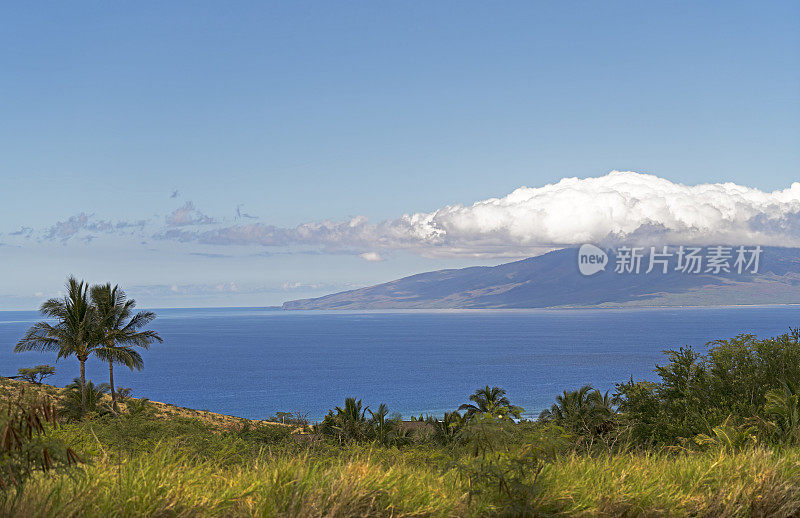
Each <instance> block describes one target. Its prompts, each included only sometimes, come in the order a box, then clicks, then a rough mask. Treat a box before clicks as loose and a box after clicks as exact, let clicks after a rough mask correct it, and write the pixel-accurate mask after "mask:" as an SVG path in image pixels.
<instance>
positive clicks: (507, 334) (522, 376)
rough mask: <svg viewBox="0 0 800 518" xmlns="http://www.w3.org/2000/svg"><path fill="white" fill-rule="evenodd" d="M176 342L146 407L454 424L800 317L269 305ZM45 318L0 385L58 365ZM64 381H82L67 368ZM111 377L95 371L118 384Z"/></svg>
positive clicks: (191, 314)
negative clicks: (37, 346)
mask: <svg viewBox="0 0 800 518" xmlns="http://www.w3.org/2000/svg"><path fill="white" fill-rule="evenodd" d="M156 312H157V314H158V315H159V318H158V319H157V320H156V321H155V322H154V324H153V326H152V328H153V329H155V330H156V331H158V332H159V333H160V334H161V336H162V337H163V338H164V343H163V344H155V345H154V346H153V348H152V349H151V350H150V351H149V352H146V353H144V358H145V369H144V370H143V371H141V372H136V373H131V372H129V371H125V370H123V369H118V370H117V371H116V372H117V374H116V375H115V378H116V380H117V385H118V386H126V387H131V388H132V389H133V393H134V395H136V396H139V397H148V398H150V399H153V400H157V401H164V402H170V403H174V404H177V405H181V406H188V407H192V408H198V409H208V410H213V411H216V412H223V413H228V414H233V415H239V416H243V417H251V418H258V417H266V416H269V415H272V414H273V413H274V412H276V411H279V410H282V411H291V412H297V411H301V412H304V413H305V412H307V413H309V415H310V417H311V418H314V419H318V418H321V416H322V415H324V414H325V413H326V412H327V410H328V409H329V408H332V407H333V406H335V405H338V404H341V403H342V401H343V400H344V398H345V397H347V396H351V395H353V396H357V397H360V398H362V399H363V400H364V402H365V404H368V405H375V406H377V405H378V404H379V403H381V402H385V403H387V404H388V405H389V408H390V410H391V411H392V412H400V413H402V414H403V415H405V416H409V415H418V414H420V413H423V412H424V413H433V414H441V413H443V412H444V411H446V410H453V409H455V408H456V407H457V406H458V405H459V404H461V403H463V402H464V401H465V400H466V399H467V397H468V395H469V394H470V393H471V392H472V391H473V390H474V389H475V388H477V387H479V386H483V385H486V384H489V385H498V386H501V387H503V388H505V389H506V390H507V391H508V395H509V397H510V398H511V400H512V401H513V402H514V403H516V404H519V405H521V406H523V407H524V408H525V409H526V410H527V413H528V414H529V415H537V414H538V412H539V411H540V410H542V409H543V408H545V407H547V406H549V405H550V404H551V403H552V401H553V399H554V398H555V396H556V395H557V394H558V393H560V392H561V391H562V390H564V389H572V388H577V387H579V386H581V385H583V384H587V383H588V384H592V385H594V386H595V387H597V388H599V389H601V390H607V389H613V387H614V383H615V382H618V381H624V380H627V379H628V378H630V377H631V376H633V377H634V378H635V379H642V378H645V379H653V378H654V375H653V367H654V365H655V364H656V363H657V362H659V361H661V359H662V358H663V356H662V354H661V351H663V350H665V349H672V348H678V347H680V346H683V345H692V346H695V347H696V348H698V349H701V350H705V343H706V342H707V341H709V340H713V339H717V338H727V337H731V336H734V335H736V334H738V333H745V332H746V333H755V334H757V335H761V336H772V335H775V334H779V333H783V332H785V331H786V330H787V329H788V327H789V326H790V325H791V326H798V325H800V307H796V306H778V307H737V308H681V309H625V310H617V309H604V310H535V311H496V310H495V311H491V310H490V311H448V312H315V311H309V312H303V311H298V312H285V311H272V310H265V309H257V308H220V309H160V310H156ZM37 317H38V315H37V313H35V312H18V311H13V312H12V311H4V312H0V375H6V376H8V375H13V374H15V373H16V370H17V368H19V367H23V366H32V365H35V364H38V363H51V364H54V362H55V355H54V354H41V353H25V354H13V352H12V349H13V346H14V344H15V343H16V341H17V340H19V338H20V337H21V336H22V335H23V333H24V332H25V330H26V329H27V328H28V327H29V326H30V325H31V324H32V323H33V322H35V321H36V319H37ZM55 365H56V367H57V376H56V377H55V379H53V380H52V382H53V383H54V384H56V385H65V384H67V383H69V381H71V379H72V378H73V377H75V376H77V374H78V363H77V361H76V360H74V359H67V360H61V361H60V362H58V363H57V364H55ZM107 370H108V369H107V367H105V366H103V365H101V364H99V363H97V362H94V361H92V362H90V363H89V364H88V368H87V373H88V376H89V377H90V378H92V379H93V380H96V381H105V380H106V376H107Z"/></svg>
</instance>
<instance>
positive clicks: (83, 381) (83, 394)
mask: <svg viewBox="0 0 800 518" xmlns="http://www.w3.org/2000/svg"><path fill="white" fill-rule="evenodd" d="M84 417H86V360H81V418H84Z"/></svg>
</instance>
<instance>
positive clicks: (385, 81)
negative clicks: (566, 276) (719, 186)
mask: <svg viewBox="0 0 800 518" xmlns="http://www.w3.org/2000/svg"><path fill="white" fill-rule="evenodd" d="M0 19H1V20H2V22H0V23H2V24H3V30H2V31H0V59H1V60H2V62H1V63H2V66H3V70H4V73H3V74H2V75H1V76H0V112H1V113H2V114H3V115H2V123H0V142H2V143H3V144H2V150H3V152H2V160H0V174H2V177H3V179H4V182H3V183H4V188H3V189H2V190H0V206H2V207H3V219H2V222H0V243H4V246H0V258H2V261H1V262H0V264H3V265H4V266H5V267H4V272H5V275H4V277H6V279H5V282H4V283H3V284H4V286H0V308H6V309H14V308H27V307H30V308H32V307H35V306H37V305H38V303H39V302H40V301H41V298H42V297H44V296H50V295H52V294H53V293H54V292H55V290H57V289H58V287H60V285H61V284H62V283H63V280H64V278H65V277H66V275H67V274H69V273H76V274H78V275H82V276H85V277H87V279H89V280H91V281H101V280H102V281H105V280H111V281H114V282H120V283H123V284H124V285H125V286H128V287H129V291H131V292H132V294H133V295H135V296H137V298H139V299H140V301H141V302H143V303H145V304H148V305H155V306H158V305H178V306H189V305H191V306H194V305H226V306H227V305H264V304H276V303H280V302H281V301H283V300H287V299H290V298H295V297H297V296H306V295H314V294H322V293H327V292H329V291H334V290H338V289H344V288H347V287H351V286H360V285H364V284H370V283H375V282H380V281H384V280H390V279H392V278H394V277H396V276H399V275H405V274H410V273H415V272H418V271H424V270H430V269H434V268H441V267H453V266H465V265H470V264H496V263H499V262H503V261H504V260H506V259H507V258H510V257H519V256H523V255H529V254H531V253H537V250H541V249H544V248H542V247H545V248H546V247H547V246H552V245H553V244H554V243H555V244H569V243H566V242H565V241H564V239H563V237H562V233H560V232H559V231H556V230H553V228H552V226H551V227H548V228H547V229H544V230H542V229H538V228H537V229H530V228H527V229H523V230H519V229H517V230H514V229H511V230H508V232H506V230H507V229H508V228H510V227H508V225H511V224H509V223H508V219H509V218H511V219H513V218H525V217H526V216H525V215H524V214H525V213H520V212H519V211H511V212H510V213H509V214H506V215H496V214H493V215H492V216H491V218H494V219H491V218H490V221H489V222H488V223H487V222H486V220H482V219H481V220H480V221H478V220H479V219H480V218H482V217H484V216H483V215H481V216H480V218H478V217H477V216H476V217H473V216H469V215H468V217H469V218H472V219H470V220H469V221H470V222H471V223H469V224H466V223H464V224H463V225H462V223H463V221H461V220H459V221H461V222H456V223H454V222H452V221H450V220H448V221H449V222H445V223H440V222H435V224H434V225H433V227H436V228H435V229H434V230H435V231H436V232H440V231H441V232H442V234H441V235H440V234H437V235H436V236H434V237H435V238H436V239H439V240H440V241H441V240H442V239H444V240H446V241H447V243H445V245H442V246H440V245H441V243H440V242H437V243H438V244H437V245H436V246H435V247H433V248H431V247H429V246H418V243H416V241H415V242H414V243H411V244H409V243H410V241H413V240H415V239H423V240H424V239H428V240H430V239H433V238H432V237H431V235H428V234H426V235H425V236H423V237H422V238H420V237H419V235H418V232H417V231H418V230H419V228H420V227H419V225H418V224H417V223H413V224H407V223H408V222H402V221H400V220H401V218H402V216H403V215H404V214H409V215H413V214H428V215H430V214H432V213H433V212H434V211H437V210H441V209H442V208H445V207H448V206H455V205H456V204H462V205H463V206H470V205H471V204H473V203H474V202H479V201H481V200H487V199H491V198H495V197H497V198H504V197H506V196H508V195H509V194H510V193H512V192H513V191H514V190H515V189H517V188H519V187H521V186H528V187H531V188H542V187H543V186H545V185H547V184H557V183H558V182H559V181H560V180H561V179H562V178H568V177H578V178H594V177H601V178H602V177H606V178H607V176H606V175H608V173H609V172H611V171H613V170H618V171H636V172H639V173H644V174H648V175H653V177H657V179H658V180H663V181H666V182H670V184H671V185H677V186H680V185H686V186H693V185H697V184H704V183H718V182H732V183H735V184H738V185H741V186H746V187H747V188H749V189H754V190H757V191H758V192H762V193H765V195H769V193H772V192H773V191H783V190H787V189H789V188H790V187H791V186H792V184H793V182H796V181H798V165H800V146H798V142H800V28H799V27H800V23H798V22H800V4H798V3H797V2H759V3H754V2H726V3H724V4H721V3H715V2H707V3H702V4H700V3H696V2H571V3H570V2H559V3H556V2H504V3H502V4H498V3H491V4H489V3H482V2H403V3H400V2H380V3H378V2H272V3H266V2H252V3H250V2H236V3H227V2H214V3H212V2H136V3H125V2H114V3H101V2H70V3H65V2H53V3H50V4H36V5H32V4H28V5H25V4H22V3H20V4H17V5H10V4H5V5H3V6H2V7H0ZM632 181H634V183H635V182H640V183H641V184H642V186H643V187H642V188H643V189H645V191H646V190H647V189H651V192H650V194H652V195H653V196H657V193H656V190H653V189H657V185H661V184H657V183H654V182H656V179H654V178H651V177H641V178H638V179H636V178H634V180H632ZM617 184H618V182H617V183H615V181H611V180H609V181H608V182H606V183H603V184H602V185H600V186H599V187H598V186H597V185H594V184H591V185H589V184H586V185H583V184H581V185H583V186H584V187H586V188H600V189H616V188H617V187H616V186H617ZM609 185H610V187H609ZM664 185H666V184H664ZM581 188H583V187H581ZM670 189H671V188H670ZM175 191H177V193H176V195H175V197H172V195H173V193H174V192H175ZM634 191H635V189H634ZM636 192H638V191H636ZM726 192H728V191H726ZM787 192H788V194H783V195H779V196H777V198H776V197H773V198H770V200H772V202H775V200H776V199H778V200H779V201H778V202H776V203H780V204H788V205H785V206H783V205H782V206H781V207H782V208H781V209H780V210H779V212H780V214H778V215H776V214H777V213H776V214H773V215H772V216H774V217H775V218H784V219H785V218H786V214H787V213H788V214H794V213H793V212H792V211H793V210H794V209H793V207H795V205H793V203H794V201H795V198H794V194H793V193H794V191H791V192H789V191H787ZM625 193H627V194H626V195H631V194H630V192H629V191H625ZM534 194H535V196H539V195H542V196H545V198H546V199H545V201H547V200H550V198H547V196H549V194H547V193H543V192H538V191H537V193H534ZM634 194H635V196H634V197H636V196H644V195H646V194H647V192H645V194H641V193H639V194H636V193H634ZM685 194H686V197H688V198H686V197H685V198H681V199H694V198H691V196H699V194H698V192H696V191H692V192H688V191H687V193H685ZM729 194H730V193H729V192H728V194H724V193H723V194H720V198H719V199H720V200H723V199H727V198H725V196H729ZM676 196H683V195H682V194H680V193H679V194H676ZM537 199H538V198H537ZM637 199H638V198H637ZM562 201H563V200H562ZM189 202H190V203H191V205H186V204H187V203H189ZM531 203H533V202H531ZM536 203H539V202H536ZM548 203H549V202H547V203H544V205H546V206H548V207H551V208H550V209H548V210H550V211H551V212H548V214H549V215H550V216H552V217H553V218H557V217H560V218H569V217H570V216H569V214H568V213H563V212H559V210H562V209H557V208H553V207H562V205H555V204H552V203H551V204H548ZM720 203H723V202H722V201H720ZM753 203H756V202H753ZM758 203H761V205H758ZM758 203H756V205H757V207H755V208H753V210H756V211H760V210H767V209H764V207H767V206H769V207H771V206H772V205H770V203H768V202H766V201H763V200H762V201H761V202H758ZM773 205H774V203H773ZM537 207H538V206H537ZM237 208H238V213H237ZM528 208H530V207H528ZM182 209H184V210H182ZM176 210H177V211H178V212H177V216H178V217H183V218H184V219H180V220H174V219H173V220H172V221H173V222H175V221H177V222H179V223H180V224H177V225H171V224H170V223H169V221H170V219H169V218H170V217H173V216H175V215H176V213H175V212H174V211H176ZM537 210H538V209H537ZM481 214H483V213H482V212H481ZM536 214H538V216H537V217H541V214H540V213H539V212H536ZM658 214H661V213H658ZM81 215H84V219H85V223H80V222H81V221H83V220H81V219H80V216H81ZM248 216H252V217H248ZM462 216H463V214H462ZM746 216H747V217H748V218H752V216H753V214H752V213H747V215H746ZM772 216H771V217H772ZM356 217H361V218H366V220H367V221H368V222H369V224H370V225H378V226H380V225H379V224H380V223H381V222H390V223H389V224H387V225H386V228H383V227H381V228H373V227H369V228H367V230H364V231H359V233H358V235H357V236H355V237H354V236H352V235H347V236H344V237H342V236H341V234H342V232H343V230H342V228H355V227H358V228H361V227H360V226H359V225H362V223H359V222H361V219H358V220H357V221H356V223H353V221H354V219H353V218H356ZM465 217H467V216H465ZM531 217H533V216H531ZM642 217H643V218H645V219H644V220H643V221H651V220H653V219H654V218H655V220H657V221H659V222H660V221H661V220H660V219H659V218H660V216H659V215H657V216H653V215H652V214H645V215H644V216H642ZM737 217H738V216H737ZM743 217H744V216H743ZM70 218H78V219H76V220H74V221H77V222H78V223H77V226H76V224H73V225H72V230H64V227H63V226H62V227H54V226H55V225H57V224H58V223H59V222H62V223H64V222H69V221H70ZM203 218H205V219H203ZM256 218H257V219H256ZM476 218H477V219H476ZM498 218H499V219H502V220H503V221H504V222H505V223H503V225H506V226H504V227H502V228H503V229H504V230H503V232H506V234H508V235H510V236H512V238H509V239H506V240H505V241H504V240H503V239H504V238H497V239H494V238H493V239H492V240H489V239H480V240H475V239H473V237H474V236H472V235H470V238H469V239H466V238H464V240H462V241H458V240H451V238H450V237H449V235H448V236H445V237H444V238H443V237H442V236H443V235H444V233H446V232H450V233H451V234H450V235H456V234H455V233H453V228H455V227H458V228H459V229H462V230H463V229H464V228H467V227H469V229H471V230H470V232H472V231H475V232H484V230H485V229H487V228H488V230H486V231H485V233H492V235H493V236H497V235H499V234H498V232H497V228H496V225H499V224H500V223H497V220H498ZM647 218H649V219H647ZM418 219H420V218H418ZM422 219H424V218H422ZM434 219H435V218H434ZM734 220H735V218H734ZM737 221H738V220H737ZM782 221H783V220H782ZM321 222H334V223H337V224H343V225H344V227H335V228H334V229H333V230H331V228H329V227H325V228H326V229H327V230H325V237H324V238H320V237H319V236H318V235H316V234H315V235H316V237H308V232H307V229H305V230H303V229H301V231H299V232H298V231H296V227H297V226H298V225H301V224H312V225H316V226H315V227H314V228H315V229H317V230H315V232H317V231H318V225H319V224H321ZM102 223H105V225H104V224H102ZM612 223H613V222H612ZM684 223H686V222H685V221H683V220H681V221H680V222H678V223H676V225H678V226H679V224H684ZM604 224H605V223H604ZM731 224H733V223H731V221H729V220H725V221H722V222H721V223H720V225H723V226H724V225H731ZM81 225H82V226H81ZM109 225H110V227H111V228H109ZM248 225H249V226H248ZM437 225H438V226H437ZM448 225H449V226H448ZM459 225H462V226H459ZM464 225H466V226H464ZM493 225H495V226H493ZM512 226H513V225H512ZM429 227H430V225H428V226H427V227H425V229H426V230H425V231H426V232H427V231H429V230H430V228H429ZM54 228H55V229H56V230H52V229H54ZM613 228H616V227H613V224H612V225H611V227H608V225H606V226H605V227H603V228H602V229H601V231H603V232H605V231H610V230H613ZM737 228H738V227H737ZM784 228H789V229H790V230H789V231H788V232H789V234H790V235H789V236H788V237H789V238H791V237H792V235H791V232H793V231H796V228H798V227H794V226H791V225H790V226H788V227H786V226H784ZM27 229H31V230H30V231H28V230H27ZM58 229H60V230H58ZM219 229H223V230H219ZM276 229H277V230H276ZM286 229H295V230H293V231H292V232H290V233H289V234H290V235H284V234H286ZM443 229H444V230H443ZM476 229H477V230H476ZM792 229H794V230H792ZM170 230H172V233H170V232H169V231H170ZM712 230H713V229H712ZM71 231H74V233H73V234H69V232H71ZM212 231H213V232H216V233H215V234H214V235H209V234H208V232H212ZM445 231H446V232H445ZM59 232H60V233H59ZM65 232H66V233H65ZM204 232H205V233H206V234H203V233H204ZM275 232H277V233H278V234H280V235H281V237H280V238H279V239H275V238H274V237H272V236H273V234H275ZM464 232H466V231H464ZM503 232H500V234H502V233H503ZM515 232H517V233H516V234H515ZM525 232H528V233H527V234H525ZM709 232H710V234H709V235H714V234H713V232H712V231H711V230H710V231H709ZM344 233H345V234H346V233H347V231H344ZM398 233H406V234H404V235H403V236H401V237H398ZM68 234H69V236H68V237H67V235H68ZM231 234H235V236H238V237H236V239H232V238H231V237H230V236H231ZM267 234H269V236H270V237H268V238H267V237H265V235H267ZM332 234H336V236H339V237H336V236H333V237H332ZM506 234H503V235H506ZM522 234H524V235H522ZM409 236H411V237H409ZM65 237H66V239H65ZM484 237H485V236H484ZM588 237H595V234H590V235H589V236H588ZM772 237H774V236H772ZM783 237H786V236H783ZM456 241H458V242H456ZM467 241H468V243H467ZM556 242H557V243H556ZM387 243H388V244H387ZM506 245H508V246H507V248H504V247H506ZM523 245H524V246H523ZM362 254H368V255H362ZM377 259H381V260H377Z"/></svg>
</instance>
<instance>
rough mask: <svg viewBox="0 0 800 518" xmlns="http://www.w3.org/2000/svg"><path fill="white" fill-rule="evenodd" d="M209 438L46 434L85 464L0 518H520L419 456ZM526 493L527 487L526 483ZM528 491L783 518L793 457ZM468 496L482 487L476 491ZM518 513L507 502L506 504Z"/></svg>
mask: <svg viewBox="0 0 800 518" xmlns="http://www.w3.org/2000/svg"><path fill="white" fill-rule="evenodd" d="M274 431H275V428H274V427H265V428H263V429H261V428H258V427H256V428H251V429H245V430H240V431H237V432H230V431H220V430H219V429H215V428H213V427H210V426H209V425H208V424H207V423H204V422H202V421H200V420H194V419H189V418H172V419H167V420H164V419H154V418H152V417H142V416H135V417H122V418H116V419H112V418H104V419H98V420H93V421H85V422H81V423H72V424H67V425H64V426H62V427H61V428H59V429H57V430H54V431H53V435H54V436H55V437H57V438H60V439H61V440H63V441H65V442H66V443H68V444H69V445H71V446H72V447H74V448H75V449H76V451H77V452H78V453H79V454H81V455H82V456H84V457H85V458H86V460H87V462H86V464H84V465H83V466H82V467H81V468H78V469H73V470H72V471H71V472H69V473H67V474H59V475H52V474H38V475H36V476H35V477H34V478H33V479H32V480H30V481H29V482H28V484H27V485H25V486H24V487H23V488H22V489H21V490H20V491H19V493H18V494H10V495H8V497H7V498H6V499H5V500H3V499H2V498H0V516H10V517H15V516H18V517H29V516H32V517H36V516H40V517H50V516H59V517H60V516H75V517H78V516H90V517H91V516H97V517H101V516H102V517H106V516H108V517H113V516H120V517H122V516H126V517H127V516H248V517H249V516H259V517H291V516H297V517H328V516H342V517H344V516H375V517H383V516H386V517H389V516H392V517H401V516H431V517H448V516H494V515H503V514H508V515H513V516H518V515H520V512H521V510H522V509H524V507H521V506H517V507H515V508H514V509H513V510H511V511H509V510H508V509H506V508H505V507H504V505H506V504H508V501H506V500H500V499H499V498H498V496H497V495H496V494H495V493H494V492H493V491H491V488H487V487H483V488H482V491H473V492H472V493H470V485H469V481H468V480H467V479H466V477H464V476H461V475H460V473H461V472H459V471H458V470H457V469H456V468H455V467H454V466H455V464H456V463H457V462H458V461H459V459H462V458H463V456H465V455H467V454H466V452H464V451H463V450H459V449H458V448H453V447H441V446H434V445H431V444H414V445H410V446H404V447H401V448H396V447H378V446H375V445H356V444H353V445H349V446H339V445H336V444H331V443H328V442H318V443H308V442H304V441H298V440H297V439H296V438H293V437H292V436H291V435H289V434H284V435H282V436H279V435H275V433H274ZM528 482H532V480H529V481H528ZM531 487H532V488H533V491H532V492H531V493H529V498H530V499H529V501H528V502H527V503H528V504H529V507H528V509H527V510H528V512H529V515H530V516H775V517H778V516H781V517H782V516H792V515H798V513H800V449H799V448H787V449H783V450H769V449H762V448H753V449H748V450H745V451H740V452H726V451H724V450H713V451H708V452H705V453H698V452H680V453H674V452H673V453H667V452H664V453H625V454H596V455H591V456H590V455H587V454H560V455H558V456H556V457H555V458H551V459H550V460H548V461H547V462H546V464H545V466H544V468H543V470H542V471H541V473H540V474H539V476H538V478H537V480H536V482H535V484H532V486H531ZM472 489H473V490H475V489H481V488H479V487H478V486H477V484H476V485H473V486H472ZM518 503H519V502H518Z"/></svg>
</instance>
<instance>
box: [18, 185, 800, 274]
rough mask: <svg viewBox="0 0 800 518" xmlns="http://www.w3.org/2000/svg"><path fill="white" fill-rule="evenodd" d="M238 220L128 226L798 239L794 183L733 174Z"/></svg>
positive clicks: (310, 234) (551, 240)
mask: <svg viewBox="0 0 800 518" xmlns="http://www.w3.org/2000/svg"><path fill="white" fill-rule="evenodd" d="M240 219H241V218H237V219H236V220H234V221H228V222H226V221H225V220H224V219H220V218H215V217H212V216H207V215H205V214H203V213H202V212H200V211H199V210H198V209H197V208H195V206H194V204H193V203H192V202H186V203H185V204H184V205H183V206H182V207H179V208H177V209H175V210H174V211H173V212H171V213H170V214H169V215H168V216H166V217H165V218H164V219H163V220H161V221H164V223H163V224H158V223H154V221H156V220H154V219H151V220H150V223H148V224H147V225H146V226H145V225H144V224H143V223H142V222H136V225H140V227H139V228H141V232H142V237H143V238H152V239H158V240H164V241H174V242H179V243H195V244H202V245H211V246H220V247H221V246H257V247H284V248H288V249H291V248H293V247H301V248H303V249H305V250H308V249H309V248H310V249H317V250H320V251H322V252H326V251H327V252H334V253H343V252H344V253H347V252H349V253H353V254H354V255H360V256H361V257H362V258H363V259H366V260H368V261H375V260H380V259H382V258H383V257H382V254H383V252H391V251H393V250H408V251H411V252H414V253H418V254H421V255H428V256H458V255H467V256H475V257H512V256H525V255H536V254H537V253H540V252H543V251H546V250H548V249H552V248H559V247H563V246H568V245H576V244H581V243H585V242H593V243H599V244H610V243H619V242H638V243H645V242H652V243H654V244H656V243H664V244H666V243H672V244H703V245H711V244H724V243H730V244H761V245H778V246H800V182H795V183H793V184H792V185H791V186H790V187H788V188H786V189H783V190H778V191H774V192H764V191H761V190H758V189H754V188H750V187H746V186H742V185H736V184H733V183H718V184H701V185H693V186H691V185H683V184H679V183H674V182H671V181H669V180H667V179H664V178H659V177H657V176H653V175H647V174H640V173H634V172H619V171H613V172H611V173H609V174H607V175H605V176H601V177H596V178H583V179H580V178H564V179H562V180H561V181H559V182H557V183H555V184H550V185H545V186H543V187H521V188H519V189H516V190H515V191H513V192H512V193H510V194H509V195H507V196H505V197H502V198H491V199H487V200H483V201H478V202H475V203H473V204H471V205H461V204H457V205H450V206H446V207H443V208H441V209H438V210H436V211H433V212H419V213H410V214H405V215H403V216H401V217H398V218H396V219H390V220H386V221H382V222H376V223H372V222H370V221H369V220H368V219H367V218H365V217H362V216H357V217H354V218H351V219H348V220H345V221H328V220H323V221H316V222H310V223H304V224H301V225H298V226H296V227H294V228H285V227H278V226H274V225H270V224H268V223H261V222H252V223H242V222H241V221H240ZM131 226H132V225H130V224H126V223H124V222H118V223H115V224H111V223H110V222H109V221H107V220H98V221H93V220H92V218H91V217H88V216H86V215H85V214H81V215H79V216H77V217H73V218H70V219H67V220H66V221H64V222H60V223H58V224H57V225H54V226H53V227H51V228H49V229H45V230H44V231H42V232H40V234H39V239H44V240H48V239H58V240H62V241H63V240H64V239H65V238H66V239H69V238H71V237H75V236H78V235H79V234H80V233H81V232H89V231H94V232H98V231H99V232H113V231H115V230H117V229H121V228H125V229H126V230H127V231H130V228H131ZM9 235H12V234H9Z"/></svg>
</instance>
